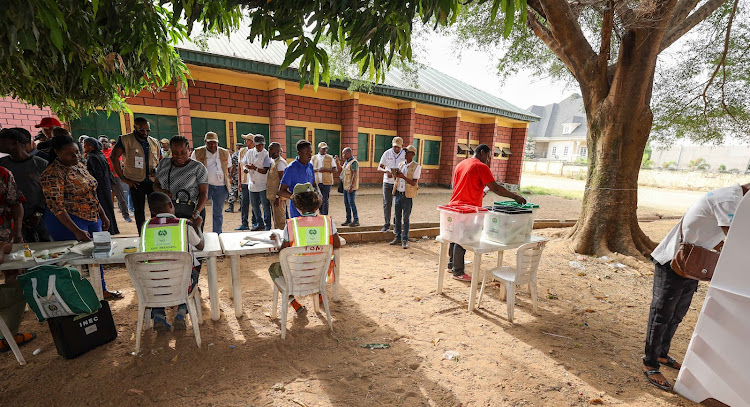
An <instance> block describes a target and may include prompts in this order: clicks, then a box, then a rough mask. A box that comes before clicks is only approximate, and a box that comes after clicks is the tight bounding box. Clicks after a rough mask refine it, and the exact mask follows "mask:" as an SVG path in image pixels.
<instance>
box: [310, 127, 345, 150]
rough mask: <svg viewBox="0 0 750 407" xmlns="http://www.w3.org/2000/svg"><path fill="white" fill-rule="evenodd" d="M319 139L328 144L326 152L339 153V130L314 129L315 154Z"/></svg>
mask: <svg viewBox="0 0 750 407" xmlns="http://www.w3.org/2000/svg"><path fill="white" fill-rule="evenodd" d="M321 141H325V143H326V144H328V154H330V155H339V154H341V132H339V131H338V130H322V129H315V145H314V146H313V153H315V154H317V152H318V144H320V142H321Z"/></svg>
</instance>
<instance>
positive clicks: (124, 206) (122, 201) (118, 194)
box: [99, 136, 133, 222]
mask: <svg viewBox="0 0 750 407" xmlns="http://www.w3.org/2000/svg"><path fill="white" fill-rule="evenodd" d="M99 142H100V143H102V154H104V158H106V159H107V162H108V163H109V171H110V173H111V174H112V179H111V180H110V181H111V183H112V194H113V195H114V196H115V198H117V207H118V208H119V209H120V213H121V214H122V217H123V219H125V222H132V221H133V219H130V212H128V200H127V198H126V197H125V191H123V188H122V186H123V184H122V183H121V182H120V177H118V176H117V174H115V169H114V167H112V145H111V144H110V143H109V139H108V138H106V137H104V136H101V137H99ZM126 188H127V186H126Z"/></svg>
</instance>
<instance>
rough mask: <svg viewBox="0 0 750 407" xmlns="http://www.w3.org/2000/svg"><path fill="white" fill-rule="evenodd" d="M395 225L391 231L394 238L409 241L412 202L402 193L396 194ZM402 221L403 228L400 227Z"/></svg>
mask: <svg viewBox="0 0 750 407" xmlns="http://www.w3.org/2000/svg"><path fill="white" fill-rule="evenodd" d="M395 198H396V224H395V225H394V228H393V231H394V232H395V234H396V237H399V236H400V237H401V240H408V239H409V217H410V216H411V208H412V203H413V200H412V199H411V198H407V197H406V194H404V193H403V192H396V195H395ZM402 219H403V226H402Z"/></svg>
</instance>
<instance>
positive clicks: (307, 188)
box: [268, 182, 341, 317]
mask: <svg viewBox="0 0 750 407" xmlns="http://www.w3.org/2000/svg"><path fill="white" fill-rule="evenodd" d="M322 202H323V198H322V197H321V196H320V194H318V193H317V192H315V190H314V189H313V186H312V184H310V183H309V182H307V183H304V184H297V185H295V187H294V191H293V192H292V203H293V204H294V207H295V208H297V210H298V211H299V213H300V214H301V215H300V216H299V217H296V218H292V219H289V220H287V221H286V226H285V227H284V232H283V235H282V237H281V241H280V242H279V239H278V238H277V236H276V235H275V234H272V235H271V240H274V241H276V242H277V245H278V248H279V251H281V250H283V249H285V248H287V247H297V246H320V245H328V244H330V245H333V248H334V249H339V248H341V240H339V233H338V231H337V230H336V226H335V225H334V224H333V221H332V220H331V217H330V216H326V215H318V214H317V211H318V208H320V204H321V203H322ZM309 231H315V232H316V233H307V232H309ZM326 232H327V233H326ZM268 273H269V274H270V275H271V280H276V279H277V278H283V273H282V272H281V263H279V262H276V263H273V264H271V266H270V267H269V268H268ZM289 301H290V302H289V305H291V306H292V307H293V308H294V310H295V311H296V312H297V316H299V317H302V316H304V315H305V313H306V312H307V309H306V308H305V307H303V306H302V305H301V304H300V303H299V302H297V300H295V299H294V297H289Z"/></svg>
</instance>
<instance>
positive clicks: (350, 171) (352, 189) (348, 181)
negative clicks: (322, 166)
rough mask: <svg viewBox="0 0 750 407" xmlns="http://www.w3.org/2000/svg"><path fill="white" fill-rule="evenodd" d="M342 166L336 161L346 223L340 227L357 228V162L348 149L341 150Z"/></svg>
mask: <svg viewBox="0 0 750 407" xmlns="http://www.w3.org/2000/svg"><path fill="white" fill-rule="evenodd" d="M341 158H343V159H344V163H343V164H342V163H341V162H340V161H339V160H336V165H337V166H338V167H339V171H340V172H341V183H342V184H343V188H344V207H345V208H346V222H344V223H342V224H341V226H352V227H355V226H359V215H358V214H357V202H356V199H357V189H359V162H357V159H356V158H354V156H353V155H352V149H351V148H349V147H346V148H344V149H343V150H341Z"/></svg>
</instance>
